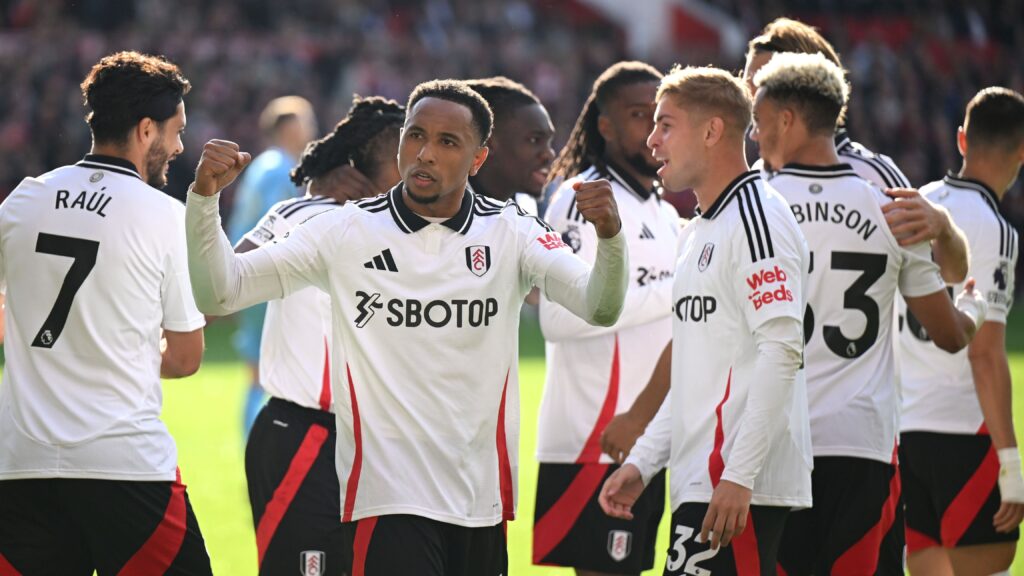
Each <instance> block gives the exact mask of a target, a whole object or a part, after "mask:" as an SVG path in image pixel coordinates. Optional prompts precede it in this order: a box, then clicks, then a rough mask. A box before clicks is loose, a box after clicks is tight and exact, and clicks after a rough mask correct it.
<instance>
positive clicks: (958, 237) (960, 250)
mask: <svg viewBox="0 0 1024 576" xmlns="http://www.w3.org/2000/svg"><path fill="white" fill-rule="evenodd" d="M946 218H947V222H948V226H946V227H945V228H944V230H943V233H942V234H940V235H939V237H938V238H936V239H935V240H932V258H934V259H935V263H936V264H938V265H939V272H941V273H942V279H943V280H945V281H946V283H947V284H959V283H960V282H963V281H964V278H966V277H967V271H968V268H969V267H970V252H969V251H968V249H967V239H966V237H965V236H964V232H963V230H961V229H960V228H959V227H957V225H956V224H955V223H953V219H952V218H949V216H948V214H947V215H946Z"/></svg>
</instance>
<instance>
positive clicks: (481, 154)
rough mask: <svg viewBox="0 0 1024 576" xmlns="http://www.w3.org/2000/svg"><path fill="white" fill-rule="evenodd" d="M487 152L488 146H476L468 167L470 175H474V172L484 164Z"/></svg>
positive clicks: (488, 150)
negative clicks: (471, 162) (471, 161)
mask: <svg viewBox="0 0 1024 576" xmlns="http://www.w3.org/2000/svg"><path fill="white" fill-rule="evenodd" d="M489 152H490V148H488V147H487V146H481V147H479V148H477V150H476V152H475V153H473V164H472V165H471V166H470V167H469V175H470V176H476V173H477V172H479V171H480V167H481V166H483V165H484V161H485V160H487V154H488V153H489Z"/></svg>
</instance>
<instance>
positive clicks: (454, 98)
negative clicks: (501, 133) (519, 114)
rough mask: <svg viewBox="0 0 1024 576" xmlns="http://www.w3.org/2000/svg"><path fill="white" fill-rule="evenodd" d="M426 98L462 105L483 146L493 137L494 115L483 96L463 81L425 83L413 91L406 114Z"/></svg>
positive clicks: (432, 81) (406, 107)
mask: <svg viewBox="0 0 1024 576" xmlns="http://www.w3.org/2000/svg"><path fill="white" fill-rule="evenodd" d="M424 98H437V99H439V100H447V101H449V102H454V103H456V104H461V105H462V106H465V107H466V108H469V111H470V112H471V113H472V115H473V127H474V128H476V131H477V134H478V135H479V136H480V145H481V146H482V145H483V144H484V143H485V142H487V139H488V138H490V137H491V129H492V128H493V127H494V113H493V112H492V111H491V107H490V105H488V104H487V100H484V98H483V96H481V95H479V94H477V93H476V92H475V91H473V89H472V88H470V87H469V86H468V85H467V84H466V83H465V82H463V81H462V80H431V81H429V82H423V83H422V84H420V85H418V86H416V88H414V89H413V91H412V94H410V95H409V103H408V104H406V105H405V113H406V115H407V116H408V115H409V114H412V109H413V107H414V106H416V103H417V102H419V101H420V100H423V99H424Z"/></svg>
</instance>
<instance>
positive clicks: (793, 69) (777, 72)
mask: <svg viewBox="0 0 1024 576" xmlns="http://www.w3.org/2000/svg"><path fill="white" fill-rule="evenodd" d="M754 85H755V86H757V87H758V90H759V91H761V90H763V91H764V98H770V99H771V100H774V101H776V102H783V103H786V104H789V105H791V106H793V107H794V108H795V109H797V110H798V112H799V114H800V117H801V118H802V119H803V121H804V123H805V124H806V125H807V130H808V131H809V132H812V133H828V134H831V133H833V132H835V129H836V124H837V123H838V122H841V121H842V118H843V111H844V110H845V108H846V103H847V102H848V101H849V99H850V85H849V84H847V83H846V78H845V76H844V74H843V69H842V68H840V67H839V66H837V65H836V64H835V63H834V62H831V61H830V60H828V59H827V58H826V57H825V56H824V55H822V54H821V53H815V54H795V53H792V52H787V53H783V54H776V55H775V56H773V57H772V59H771V60H769V61H768V63H767V64H765V65H764V66H763V67H762V68H761V69H760V70H758V72H757V74H755V75H754Z"/></svg>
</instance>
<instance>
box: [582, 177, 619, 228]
mask: <svg viewBox="0 0 1024 576" xmlns="http://www.w3.org/2000/svg"><path fill="white" fill-rule="evenodd" d="M572 189H573V190H575V191H576V209H577V210H579V211H580V214H582V215H583V217H584V218H586V220H587V221H588V222H590V223H592V224H593V225H594V228H596V229H597V236H598V237H599V238H611V237H613V236H615V235H616V234H618V233H619V230H620V229H621V228H622V221H621V220H619V207H618V205H616V204H615V195H614V194H613V193H612V185H611V182H609V181H607V180H592V181H590V182H576V183H575V184H573V185H572Z"/></svg>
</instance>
